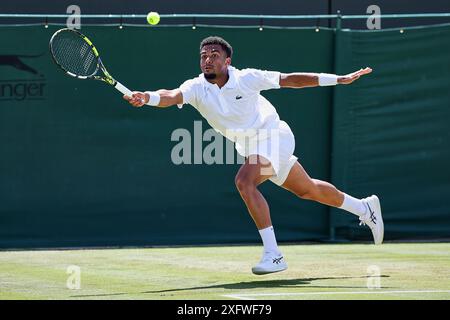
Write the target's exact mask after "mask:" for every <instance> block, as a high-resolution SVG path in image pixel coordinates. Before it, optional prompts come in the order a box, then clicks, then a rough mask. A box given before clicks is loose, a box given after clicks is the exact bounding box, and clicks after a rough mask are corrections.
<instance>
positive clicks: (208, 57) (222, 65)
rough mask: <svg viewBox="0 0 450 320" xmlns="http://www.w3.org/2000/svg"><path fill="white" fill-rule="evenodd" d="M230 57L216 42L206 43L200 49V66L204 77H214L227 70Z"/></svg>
mask: <svg viewBox="0 0 450 320" xmlns="http://www.w3.org/2000/svg"><path fill="white" fill-rule="evenodd" d="M230 63H231V58H227V54H226V52H225V51H224V50H223V49H222V47H221V46H220V45H218V44H208V45H206V46H204V47H203V48H202V49H201V51H200V68H201V69H202V72H203V74H204V75H205V78H206V79H215V78H217V77H220V76H221V75H222V74H224V73H226V72H227V67H228V66H229V65H230Z"/></svg>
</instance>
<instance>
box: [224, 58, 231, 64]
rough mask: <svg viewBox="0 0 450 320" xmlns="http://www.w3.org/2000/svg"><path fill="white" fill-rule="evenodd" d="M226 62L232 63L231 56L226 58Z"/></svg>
mask: <svg viewBox="0 0 450 320" xmlns="http://www.w3.org/2000/svg"><path fill="white" fill-rule="evenodd" d="M225 64H226V65H227V66H229V65H231V57H228V58H226V59H225Z"/></svg>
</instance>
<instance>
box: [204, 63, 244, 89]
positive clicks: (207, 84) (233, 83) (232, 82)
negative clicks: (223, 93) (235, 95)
mask: <svg viewBox="0 0 450 320" xmlns="http://www.w3.org/2000/svg"><path fill="white" fill-rule="evenodd" d="M234 70H235V68H234V67H232V66H228V81H227V83H225V85H224V86H223V87H222V89H224V88H225V89H233V88H235V87H236V77H235V76H234ZM201 78H202V80H203V85H204V86H205V87H218V85H217V84H215V83H211V82H209V81H208V80H206V78H205V75H204V74H203V73H202V74H201Z"/></svg>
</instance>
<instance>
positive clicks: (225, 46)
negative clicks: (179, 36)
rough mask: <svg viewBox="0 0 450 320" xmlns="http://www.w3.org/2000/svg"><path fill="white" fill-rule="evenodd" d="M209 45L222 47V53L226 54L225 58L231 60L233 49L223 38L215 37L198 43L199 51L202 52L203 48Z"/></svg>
mask: <svg viewBox="0 0 450 320" xmlns="http://www.w3.org/2000/svg"><path fill="white" fill-rule="evenodd" d="M209 44H218V45H220V46H221V47H222V49H223V51H225V53H226V54H227V58H231V56H232V55H233V47H232V46H231V45H230V44H229V43H228V42H226V41H225V40H224V39H223V38H221V37H217V36H211V37H208V38H205V39H203V40H202V42H201V43H200V51H202V49H203V47H204V46H206V45H209Z"/></svg>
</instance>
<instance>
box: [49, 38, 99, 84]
mask: <svg viewBox="0 0 450 320" xmlns="http://www.w3.org/2000/svg"><path fill="white" fill-rule="evenodd" d="M52 49H53V55H54V57H55V59H56V61H57V62H58V63H59V64H60V65H61V67H63V68H64V69H65V70H66V71H69V72H71V73H73V74H75V75H77V76H91V75H93V74H94V73H95V72H96V71H97V56H96V55H95V54H94V52H93V50H92V48H91V46H90V45H89V44H87V43H86V42H85V41H84V40H83V39H82V38H80V37H79V36H77V35H72V34H67V33H66V34H63V33H61V34H60V35H59V36H58V37H56V38H55V39H53V42H52Z"/></svg>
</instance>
